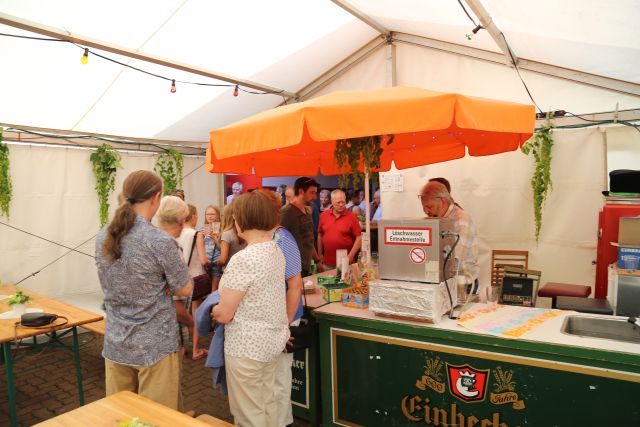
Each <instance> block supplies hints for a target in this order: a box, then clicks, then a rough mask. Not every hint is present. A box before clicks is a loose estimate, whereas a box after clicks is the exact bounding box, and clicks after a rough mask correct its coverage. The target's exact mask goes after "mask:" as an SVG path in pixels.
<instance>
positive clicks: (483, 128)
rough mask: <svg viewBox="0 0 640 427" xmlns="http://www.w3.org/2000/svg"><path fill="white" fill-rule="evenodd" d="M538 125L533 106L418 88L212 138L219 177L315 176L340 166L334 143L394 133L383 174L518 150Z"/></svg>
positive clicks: (334, 99) (281, 113)
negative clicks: (228, 174)
mask: <svg viewBox="0 0 640 427" xmlns="http://www.w3.org/2000/svg"><path fill="white" fill-rule="evenodd" d="M534 127H535V110H534V106H533V105H523V104H517V103H512V102H505V101H496V100H490V99H484V98H478V97H471V96H464V95H460V94H455V93H442V92H436V91H432V90H428V89H422V88H414V87H393V88H384V89H371V90H354V91H339V92H334V93H330V94H328V95H324V96H320V97H318V98H314V99H311V100H308V101H305V102H300V103H296V104H291V105H284V106H281V107H278V108H274V109H271V110H267V111H263V112H261V113H258V114H256V115H253V116H251V117H248V118H246V119H243V120H240V121H238V122H235V123H233V124H230V125H228V126H225V127H223V128H221V129H217V130H213V131H211V133H210V143H209V148H208V149H207V159H206V168H207V170H208V171H210V172H214V173H241V174H246V175H251V174H255V175H257V176H262V177H267V176H295V175H310V176H315V175H317V174H318V171H321V172H322V174H324V175H335V174H339V173H349V172H350V171H343V170H340V169H339V168H338V166H337V165H336V164H335V160H334V157H333V151H334V148H335V141H336V140H337V139H346V138H356V137H363V136H371V135H385V134H393V135H395V139H394V141H393V143H392V144H391V145H389V146H386V144H384V143H383V149H384V152H383V154H382V157H381V159H380V169H379V170H380V171H388V170H389V169H390V168H391V162H392V161H393V162H394V164H395V167H396V168H398V169H406V168H410V167H415V166H422V165H427V164H431V163H438V162H443V161H447V160H453V159H458V158H461V157H464V156H465V155H466V154H467V152H468V154H469V155H472V156H486V155H491V154H497V153H503V152H506V151H513V150H516V149H518V148H519V147H521V146H522V144H523V143H524V142H525V141H526V140H527V139H529V137H530V136H531V135H532V133H533V131H534Z"/></svg>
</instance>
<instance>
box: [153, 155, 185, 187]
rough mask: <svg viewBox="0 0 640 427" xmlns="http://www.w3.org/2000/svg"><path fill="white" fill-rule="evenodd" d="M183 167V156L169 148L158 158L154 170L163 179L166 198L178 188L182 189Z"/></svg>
mask: <svg viewBox="0 0 640 427" xmlns="http://www.w3.org/2000/svg"><path fill="white" fill-rule="evenodd" d="M183 165H184V159H183V157H182V154H181V153H180V152H179V151H177V150H175V149H173V148H169V149H168V150H167V151H166V152H165V153H164V154H161V155H160V156H159V157H158V161H157V162H156V166H155V167H154V170H155V171H156V172H157V173H158V175H160V177H161V178H162V182H163V184H164V195H165V196H166V195H168V194H171V192H172V191H173V190H175V189H176V188H178V187H182V168H183Z"/></svg>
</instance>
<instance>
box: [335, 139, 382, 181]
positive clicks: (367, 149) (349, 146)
mask: <svg viewBox="0 0 640 427" xmlns="http://www.w3.org/2000/svg"><path fill="white" fill-rule="evenodd" d="M393 138H394V135H373V136H364V137H360V138H348V139H338V140H336V148H335V151H334V152H333V156H334V159H335V161H336V164H337V165H338V168H340V170H341V171H342V172H343V173H342V175H341V176H340V178H339V179H338V185H340V186H341V187H343V188H344V187H347V186H348V185H349V181H350V179H352V180H353V187H354V188H357V187H358V184H359V183H360V182H364V174H363V173H362V172H360V170H359V166H360V165H362V169H363V170H364V171H368V172H369V174H370V176H371V178H372V179H373V180H374V181H375V180H377V179H378V173H377V172H374V171H375V170H376V169H378V168H380V157H381V156H382V152H383V151H384V149H383V148H382V144H383V143H384V142H386V144H387V146H388V145H391V143H392V142H393Z"/></svg>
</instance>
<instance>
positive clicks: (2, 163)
mask: <svg viewBox="0 0 640 427" xmlns="http://www.w3.org/2000/svg"><path fill="white" fill-rule="evenodd" d="M2 131H3V129H2V128H0V213H2V215H4V216H6V217H7V219H8V218H9V208H10V207H11V197H12V196H13V186H12V185H11V175H10V173H9V166H10V165H9V146H8V145H7V144H5V143H3V142H2V140H3V139H4V138H3V136H2Z"/></svg>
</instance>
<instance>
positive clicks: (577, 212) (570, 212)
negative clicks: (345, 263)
mask: <svg viewBox="0 0 640 427" xmlns="http://www.w3.org/2000/svg"><path fill="white" fill-rule="evenodd" d="M554 137H555V140H556V144H555V145H554V149H553V160H552V167H551V169H552V180H553V190H552V192H551V193H550V195H549V199H548V201H547V203H546V205H545V206H544V208H543V218H542V230H541V234H540V241H539V243H536V242H535V238H534V220H533V204H532V192H531V186H530V179H531V174H532V172H533V160H532V158H531V157H529V156H525V155H524V154H522V153H521V152H519V151H516V152H511V153H505V154H501V155H496V156H488V157H465V158H463V159H460V160H455V161H452V162H446V163H440V164H434V165H429V166H424V167H420V168H413V169H407V170H402V171H396V172H390V173H401V174H403V176H404V184H405V187H404V192H402V193H392V192H383V194H382V206H383V211H382V212H383V218H399V217H406V216H424V213H423V212H422V208H421V205H420V203H419V201H418V200H417V197H416V195H417V194H419V192H420V188H421V187H422V186H423V185H424V184H425V183H426V182H427V180H428V179H429V178H433V177H437V176H442V177H446V178H447V179H449V181H450V182H451V187H452V195H453V197H454V199H455V200H456V201H457V202H458V203H459V204H460V205H461V206H462V207H463V208H464V209H465V210H466V211H468V212H469V213H470V214H471V215H472V217H473V218H474V221H475V223H476V226H477V229H478V239H479V255H480V259H479V261H480V265H481V267H480V280H481V281H483V283H486V282H487V281H489V280H490V269H491V250H493V249H512V250H527V251H529V257H530V261H529V265H530V268H533V269H537V270H542V274H543V276H542V280H543V281H557V282H565V283H582V284H587V285H591V286H593V285H594V277H595V267H594V266H593V265H592V261H594V260H595V257H596V244H597V233H596V230H597V225H598V211H599V209H600V208H601V206H602V195H601V193H600V192H601V190H602V189H603V188H604V187H603V186H604V185H605V184H604V183H605V182H606V181H605V169H604V135H603V134H602V133H601V132H600V131H599V130H598V129H596V128H591V129H582V130H571V131H557V132H555V133H554ZM390 207H393V208H390Z"/></svg>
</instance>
